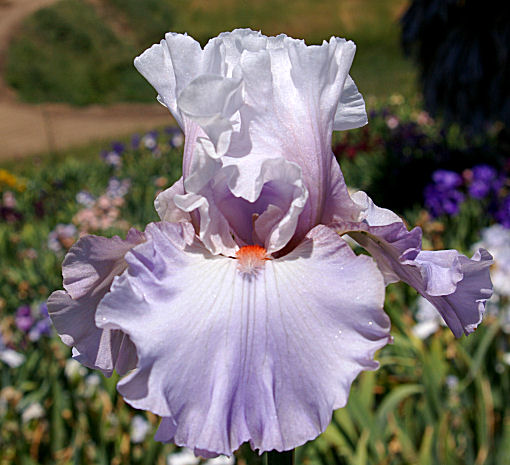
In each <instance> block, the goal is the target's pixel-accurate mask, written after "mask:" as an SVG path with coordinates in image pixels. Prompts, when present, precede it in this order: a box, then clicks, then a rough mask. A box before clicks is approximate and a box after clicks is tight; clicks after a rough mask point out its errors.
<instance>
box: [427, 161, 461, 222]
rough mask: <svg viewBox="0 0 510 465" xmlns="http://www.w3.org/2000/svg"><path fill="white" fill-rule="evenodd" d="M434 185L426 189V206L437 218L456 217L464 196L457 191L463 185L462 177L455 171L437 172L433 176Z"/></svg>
mask: <svg viewBox="0 0 510 465" xmlns="http://www.w3.org/2000/svg"><path fill="white" fill-rule="evenodd" d="M432 180H433V181H434V183H433V184H429V185H428V186H427V187H426V188H425V192H424V197H425V206H426V207H427V209H428V210H429V212H430V213H431V214H432V216H434V217H437V216H441V215H444V214H446V215H456V214H457V213H458V212H459V209H460V206H461V204H462V202H464V194H463V193H462V192H460V191H459V190H457V187H460V186H461V185H462V177H461V176H460V175H459V174H458V173H455V172H454V171H448V170H437V171H435V172H434V174H433V175H432Z"/></svg>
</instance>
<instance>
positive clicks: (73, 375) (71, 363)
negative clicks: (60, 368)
mask: <svg viewBox="0 0 510 465" xmlns="http://www.w3.org/2000/svg"><path fill="white" fill-rule="evenodd" d="M64 373H65V375H66V376H67V378H68V379H70V380H71V381H75V380H77V379H78V378H82V377H84V376H85V375H86V374H87V369H86V368H85V367H84V366H83V365H82V364H81V363H80V362H77V361H76V360H75V359H74V358H69V359H67V360H66V366H65V368H64Z"/></svg>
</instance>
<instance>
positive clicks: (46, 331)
mask: <svg viewBox="0 0 510 465" xmlns="http://www.w3.org/2000/svg"><path fill="white" fill-rule="evenodd" d="M50 334H51V320H50V319H49V317H47V318H42V319H40V320H39V321H37V322H36V323H35V324H34V326H33V327H32V329H30V332H29V333H28V338H29V339H30V340H31V341H33V342H35V341H38V340H39V339H40V338H41V337H42V336H49V335H50Z"/></svg>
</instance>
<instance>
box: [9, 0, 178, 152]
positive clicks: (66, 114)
mask: <svg viewBox="0 0 510 465" xmlns="http://www.w3.org/2000/svg"><path fill="white" fill-rule="evenodd" d="M56 1H58V0H0V160H2V159H3V160H5V159H12V158H16V157H22V156H26V155H35V154H39V153H45V152H55V151H60V150H63V149H67V148H70V147H72V146H77V145H83V144H86V143H88V142H91V141H93V140H99V139H106V138H115V137H121V136H122V135H127V134H130V133H133V132H136V131H144V130H149V129H153V128H154V127H157V126H162V125H168V124H173V120H172V118H171V117H170V115H169V113H168V110H166V109H165V108H164V107H163V106H161V105H160V104H158V103H154V104H115V105H108V106H100V105H94V106H90V107H85V108H76V107H72V106H69V105H64V104H38V105H32V104H27V103H23V102H21V101H19V100H18V99H17V97H16V95H15V93H14V92H13V91H12V90H11V89H10V88H9V87H7V85H6V84H5V82H4V81H3V79H2V76H3V70H4V65H5V58H6V53H7V50H8V47H9V41H10V40H11V38H12V37H13V36H14V34H15V33H16V32H17V30H18V28H19V27H20V24H21V22H22V21H23V19H24V18H25V17H26V16H28V15H30V14H32V13H33V12H35V11H36V10H38V9H40V8H43V7H45V6H49V5H51V4H53V3H56Z"/></svg>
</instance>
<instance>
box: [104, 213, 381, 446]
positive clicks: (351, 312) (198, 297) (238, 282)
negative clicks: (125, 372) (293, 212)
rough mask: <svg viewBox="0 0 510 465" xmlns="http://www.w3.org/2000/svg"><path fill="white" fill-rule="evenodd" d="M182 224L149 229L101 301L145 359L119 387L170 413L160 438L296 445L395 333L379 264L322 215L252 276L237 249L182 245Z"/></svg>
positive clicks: (107, 317) (107, 323)
mask: <svg viewBox="0 0 510 465" xmlns="http://www.w3.org/2000/svg"><path fill="white" fill-rule="evenodd" d="M178 227H179V225H176V224H168V223H160V224H157V225H151V226H150V228H149V227H148V229H147V233H148V234H149V235H150V239H149V240H148V241H147V242H146V243H144V244H142V245H140V246H137V247H135V248H134V249H133V250H132V251H131V252H129V254H128V256H127V260H128V262H129V264H130V266H129V269H128V271H126V273H124V274H123V275H122V276H121V277H118V278H116V280H115V282H114V284H113V285H112V291H111V292H110V293H109V294H108V295H107V296H106V297H105V298H104V299H103V301H102V302H101V304H100V308H99V309H98V312H97V316H96V322H97V324H98V325H99V326H101V327H103V328H105V329H111V330H115V329H117V330H119V329H120V330H121V331H123V332H125V333H127V334H129V336H130V337H131V339H132V340H133V341H134V343H135V345H136V347H137V351H138V357H139V364H138V367H137V369H136V370H135V371H134V372H133V373H132V374H130V375H129V376H128V377H126V378H124V380H122V381H121V383H120V384H119V391H120V392H121V394H122V395H123V396H124V397H125V399H126V401H127V402H128V403H130V404H131V405H133V406H134V407H136V408H142V409H148V410H151V411H152V412H154V413H156V414H158V415H161V416H163V417H165V420H164V421H163V422H162V425H161V427H160V431H159V433H158V436H157V438H158V439H159V440H165V441H173V442H176V443H177V444H178V445H183V446H187V447H191V448H193V449H195V451H199V453H200V455H203V454H204V451H207V452H208V453H209V454H212V455H216V454H225V455H230V454H231V453H232V452H233V451H234V450H235V449H237V448H238V446H239V445H240V444H241V443H243V442H245V441H250V442H251V445H252V448H255V449H260V451H261V452H262V451H265V450H271V449H277V450H280V451H281V450H288V449H291V448H294V447H296V446H297V445H300V444H302V443H304V442H306V441H307V440H310V439H312V438H314V437H316V436H317V435H318V434H320V433H321V432H322V431H323V430H324V429H325V428H326V427H327V425H328V424H329V421H330V419H331V412H332V410H333V409H335V408H339V407H341V406H343V405H345V403H346V401H347V397H348V392H349V389H350V385H351V383H352V381H353V379H354V378H355V377H356V376H357V375H358V374H359V372H360V371H362V370H366V369H375V368H377V366H378V365H377V363H376V362H374V361H373V356H374V353H375V351H376V350H378V349H380V348H381V347H382V346H384V345H385V344H386V343H387V342H388V341H389V319H388V317H387V316H386V314H385V313H384V311H383V309H382V305H383V300H384V283H383V279H382V276H381V275H380V273H379V271H378V269H377V267H376V265H375V263H374V262H373V260H372V259H371V258H370V257H367V256H356V255H355V254H354V253H353V252H352V250H351V249H350V247H349V246H348V245H347V244H346V243H345V241H343V240H342V239H341V238H340V237H338V235H337V234H336V233H335V232H333V231H332V230H330V229H329V228H327V227H324V226H318V227H317V228H315V229H314V230H313V231H311V232H310V234H309V235H308V237H307V239H305V241H303V243H302V244H301V245H300V246H298V247H297V248H296V249H295V250H294V251H293V252H292V253H290V254H289V255H288V256H286V257H282V258H281V259H276V260H269V261H267V262H266V265H265V268H264V269H261V270H260V274H255V275H252V276H250V277H246V278H245V277H244V276H243V275H242V274H241V273H240V272H239V270H238V269H237V264H236V261H235V260H233V259H230V258H227V257H213V256H211V255H210V254H209V253H208V251H207V250H206V249H205V248H204V247H203V246H202V249H201V250H202V252H200V248H196V247H198V246H199V244H198V245H197V244H195V245H191V246H187V247H183V245H182V244H181V245H177V244H178V240H177V239H178V238H177V239H176V237H177V236H179V234H180V232H179V230H178ZM189 247H191V249H190V248H189ZM292 283H294V284H292ZM289 286H290V287H289ZM234 307H235V308H234ZM204 351H205V352H204ZM205 353H206V354H207V356H206V355H204V354H205Z"/></svg>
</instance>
